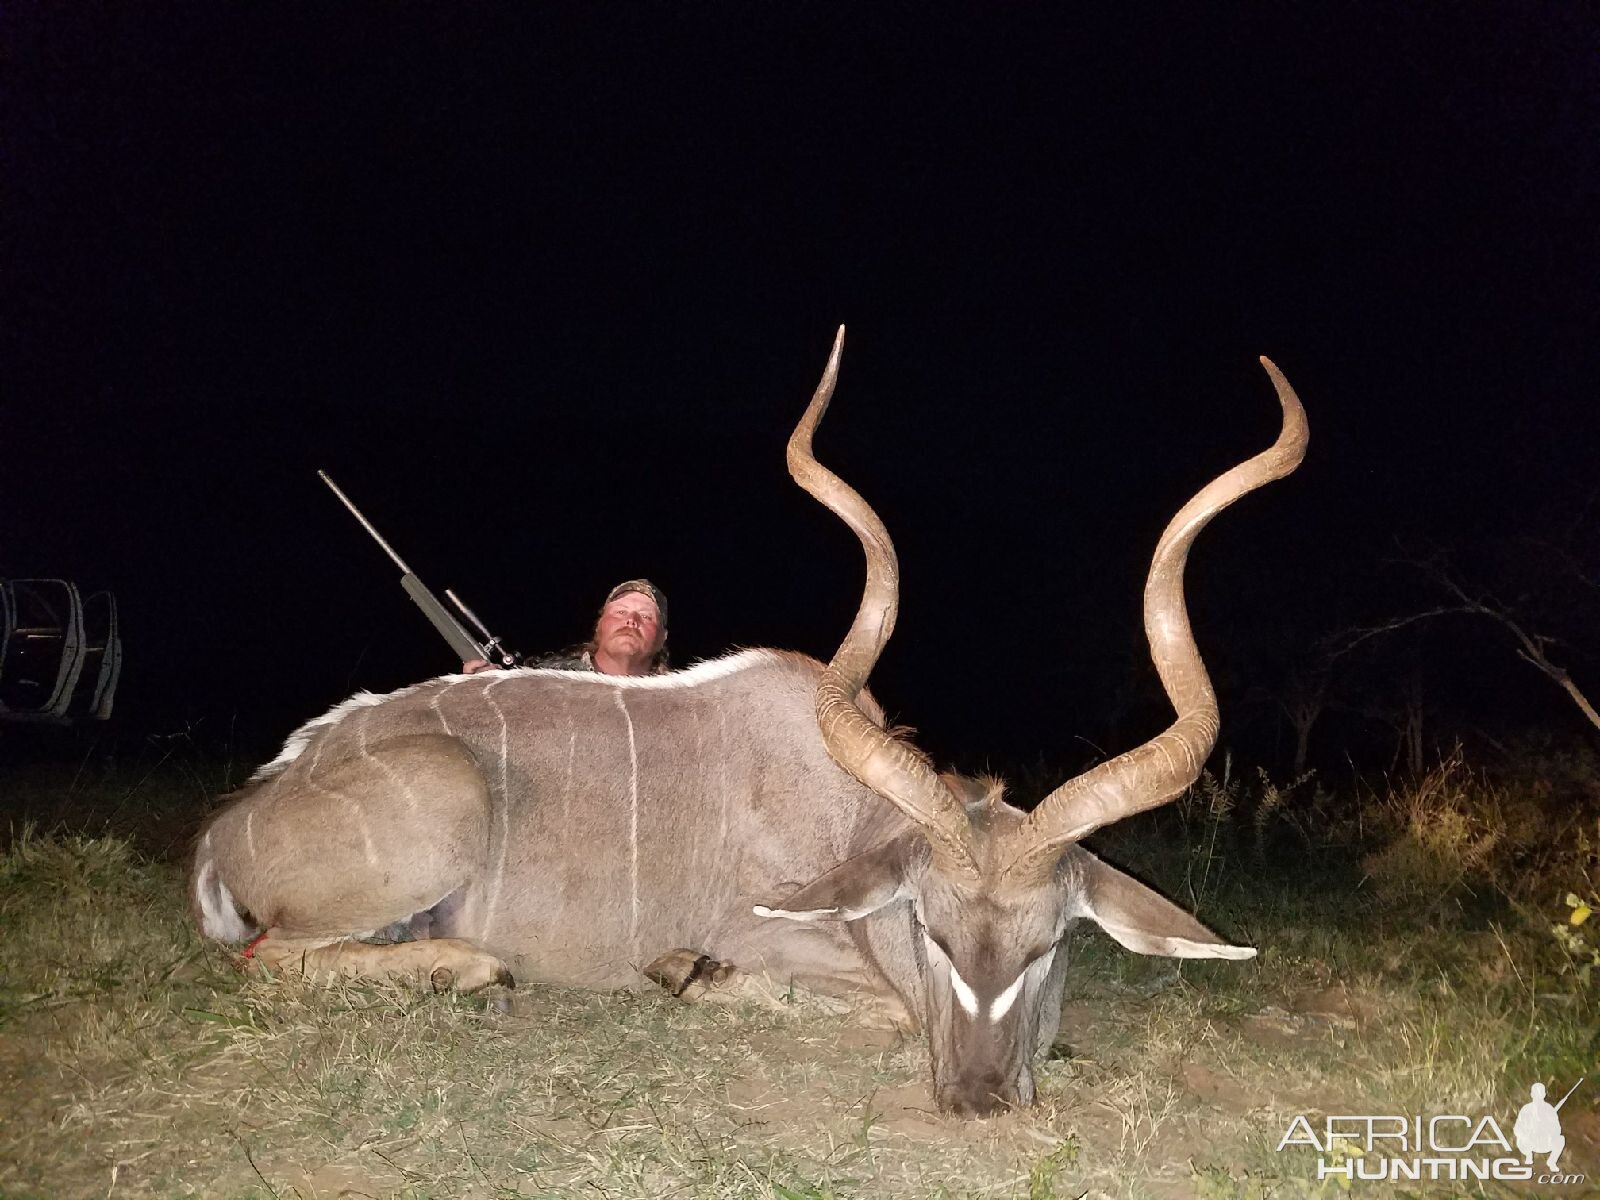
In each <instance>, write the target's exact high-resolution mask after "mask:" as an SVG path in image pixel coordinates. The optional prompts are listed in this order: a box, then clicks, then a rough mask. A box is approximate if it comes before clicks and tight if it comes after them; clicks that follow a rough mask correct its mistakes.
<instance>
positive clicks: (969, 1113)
mask: <svg viewBox="0 0 1600 1200" xmlns="http://www.w3.org/2000/svg"><path fill="white" fill-rule="evenodd" d="M1016 1103H1017V1095H1016V1088H1015V1087H1008V1086H1007V1085H1006V1081H1005V1079H1004V1078H1003V1077H1002V1076H1000V1075H998V1074H996V1075H983V1076H980V1077H975V1078H972V1079H963V1080H959V1081H958V1082H957V1083H956V1084H955V1085H954V1086H953V1087H951V1088H950V1089H949V1091H947V1092H945V1093H944V1094H943V1095H941V1096H940V1097H939V1107H940V1108H942V1109H944V1110H945V1111H946V1112H947V1113H949V1114H950V1115H951V1116H953V1117H960V1118H961V1119H962V1120H971V1119H973V1118H975V1117H992V1116H994V1115H995V1114H996V1113H1001V1112H1007V1111H1009V1110H1010V1109H1012V1108H1014V1107H1016Z"/></svg>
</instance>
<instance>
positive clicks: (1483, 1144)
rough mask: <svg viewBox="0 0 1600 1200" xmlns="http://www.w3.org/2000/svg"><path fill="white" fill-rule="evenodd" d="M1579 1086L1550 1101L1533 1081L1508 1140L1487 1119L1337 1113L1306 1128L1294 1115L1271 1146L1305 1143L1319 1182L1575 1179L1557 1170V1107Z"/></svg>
mask: <svg viewBox="0 0 1600 1200" xmlns="http://www.w3.org/2000/svg"><path fill="white" fill-rule="evenodd" d="M1581 1083H1583V1080H1582V1079H1580V1080H1578V1082H1577V1083H1575V1084H1573V1085H1572V1086H1571V1087H1570V1088H1568V1089H1567V1094H1566V1095H1564V1096H1562V1097H1561V1099H1560V1100H1558V1101H1557V1102H1556V1103H1555V1104H1551V1103H1550V1102H1549V1101H1548V1100H1546V1099H1545V1086H1544V1084H1542V1083H1535V1084H1534V1085H1533V1086H1532V1087H1530V1088H1529V1089H1528V1096H1529V1099H1528V1102H1527V1103H1526V1104H1524V1105H1523V1106H1522V1107H1521V1108H1520V1109H1519V1110H1518V1111H1517V1119H1516V1122H1515V1123H1514V1124H1513V1125H1512V1127H1511V1137H1510V1138H1508V1137H1506V1135H1505V1132H1504V1130H1503V1128H1502V1127H1501V1125H1500V1123H1499V1122H1498V1121H1497V1120H1495V1118H1494V1117H1492V1116H1481V1117H1470V1116H1465V1115H1463V1114H1460V1113H1448V1114H1440V1115H1437V1116H1426V1117H1424V1116H1409V1117H1407V1116H1398V1115H1391V1114H1384V1115H1381V1116H1369V1115H1355V1114H1343V1113H1341V1114H1337V1115H1330V1116H1326V1117H1323V1118H1322V1119H1321V1121H1320V1123H1319V1126H1314V1125H1313V1124H1312V1122H1311V1118H1309V1117H1307V1116H1305V1115H1303V1114H1302V1115H1301V1116H1297V1117H1295V1119H1294V1120H1293V1121H1291V1122H1290V1123H1289V1128H1288V1129H1287V1130H1286V1131H1285V1132H1284V1135H1283V1137H1282V1139H1281V1140H1280V1141H1279V1142H1278V1150H1279V1151H1280V1152H1281V1151H1283V1150H1286V1149H1287V1148H1289V1147H1290V1146H1309V1147H1311V1148H1313V1149H1314V1150H1315V1151H1316V1152H1317V1155H1318V1158H1317V1179H1318V1180H1319V1181H1320V1180H1323V1179H1327V1178H1329V1177H1333V1178H1335V1179H1339V1178H1340V1177H1342V1178H1343V1179H1344V1180H1347V1181H1351V1182H1353V1181H1355V1180H1358V1179H1362V1180H1369V1181H1378V1180H1396V1181H1398V1180H1410V1179H1416V1180H1452V1181H1456V1182H1465V1181H1468V1180H1478V1179H1495V1180H1500V1181H1502V1182H1519V1181H1533V1182H1537V1183H1543V1184H1581V1183H1584V1182H1585V1181H1586V1179H1585V1176H1583V1175H1563V1174H1560V1173H1559V1172H1558V1168H1557V1164H1558V1163H1559V1162H1560V1160H1561V1154H1562V1151H1564V1150H1565V1149H1566V1146H1567V1139H1566V1138H1565V1137H1564V1136H1562V1133H1561V1116H1560V1112H1561V1106H1562V1105H1564V1104H1565V1103H1566V1102H1567V1101H1568V1100H1570V1099H1571V1098H1572V1093H1573V1092H1575V1091H1577V1090H1578V1086H1579V1084H1581ZM1513 1141H1514V1142H1515V1145H1514V1146H1513ZM1535 1158H1543V1159H1544V1160H1545V1161H1544V1164H1543V1169H1542V1170H1540V1169H1539V1168H1536V1167H1535V1166H1534V1159H1535ZM1341 1186H1348V1185H1347V1184H1343V1183H1342V1184H1341Z"/></svg>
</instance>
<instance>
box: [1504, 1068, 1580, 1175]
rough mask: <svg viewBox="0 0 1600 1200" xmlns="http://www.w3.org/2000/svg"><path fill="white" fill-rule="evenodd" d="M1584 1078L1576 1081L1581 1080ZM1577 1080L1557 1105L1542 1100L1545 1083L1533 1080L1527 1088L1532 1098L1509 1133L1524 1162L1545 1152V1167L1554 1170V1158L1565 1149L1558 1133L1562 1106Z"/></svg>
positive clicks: (1563, 1141) (1528, 1161) (1573, 1089)
mask: <svg viewBox="0 0 1600 1200" xmlns="http://www.w3.org/2000/svg"><path fill="white" fill-rule="evenodd" d="M1582 1082H1583V1080H1581V1079H1580V1080H1578V1083H1582ZM1578 1083H1575V1084H1573V1085H1572V1086H1571V1087H1570V1088H1568V1089H1567V1094H1566V1095H1565V1096H1563V1097H1561V1099H1560V1101H1559V1102H1557V1103H1556V1104H1547V1103H1545V1098H1544V1084H1542V1083H1536V1084H1534V1085H1533V1086H1532V1087H1531V1088H1529V1089H1528V1095H1529V1096H1530V1097H1532V1099H1530V1100H1529V1101H1528V1102H1527V1103H1526V1104H1524V1105H1523V1106H1522V1108H1521V1109H1520V1110H1519V1111H1518V1112H1517V1123H1516V1124H1515V1125H1513V1126H1512V1127H1511V1135H1512V1136H1513V1137H1515V1138H1516V1139H1517V1149H1518V1150H1520V1151H1521V1152H1522V1158H1523V1161H1524V1162H1527V1163H1532V1162H1533V1157H1534V1155H1536V1154H1548V1155H1549V1156H1550V1157H1549V1158H1547V1159H1546V1160H1545V1166H1547V1167H1549V1168H1550V1170H1552V1171H1554V1170H1555V1169H1556V1160H1557V1159H1558V1158H1560V1157H1561V1152H1562V1151H1563V1150H1565V1149H1566V1148H1567V1139H1566V1138H1564V1137H1562V1136H1561V1118H1560V1116H1558V1115H1557V1114H1559V1113H1560V1112H1561V1105H1563V1104H1565V1103H1566V1102H1567V1101H1568V1100H1570V1099H1572V1093H1573V1092H1575V1091H1577V1090H1578Z"/></svg>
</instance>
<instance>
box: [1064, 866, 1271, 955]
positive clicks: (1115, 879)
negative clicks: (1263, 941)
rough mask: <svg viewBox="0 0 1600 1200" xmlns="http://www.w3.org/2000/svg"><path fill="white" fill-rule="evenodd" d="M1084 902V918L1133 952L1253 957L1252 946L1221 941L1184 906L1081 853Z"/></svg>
mask: <svg viewBox="0 0 1600 1200" xmlns="http://www.w3.org/2000/svg"><path fill="white" fill-rule="evenodd" d="M1080 861H1081V865H1082V870H1083V875H1082V878H1083V900H1082V907H1081V908H1080V910H1079V915H1081V916H1085V917H1088V918H1089V919H1090V920H1091V921H1093V922H1094V923H1095V924H1096V925H1098V926H1100V928H1101V929H1104V930H1105V931H1106V932H1107V933H1109V934H1110V935H1111V936H1112V937H1113V938H1115V939H1116V940H1117V941H1118V942H1120V943H1122V945H1124V946H1126V947H1127V948H1128V949H1129V950H1132V951H1133V952H1134V953H1135V954H1159V955H1164V956H1166V957H1167V958H1254V957H1255V956H1256V950H1255V947H1254V946H1233V945H1229V944H1228V943H1227V942H1225V941H1223V940H1222V939H1221V938H1219V937H1218V936H1217V935H1216V934H1214V933H1212V932H1211V931H1210V930H1209V929H1207V928H1206V927H1205V926H1204V925H1202V924H1200V922H1199V921H1196V920H1195V919H1194V918H1193V917H1191V916H1190V915H1189V914H1188V913H1186V912H1184V911H1183V909H1181V908H1179V907H1178V906H1177V905H1176V904H1174V903H1172V901H1170V900H1168V899H1167V898H1166V897H1165V896H1162V895H1161V894H1160V893H1159V892H1156V891H1154V890H1153V889H1151V888H1147V887H1145V885H1144V884H1142V883H1140V882H1139V881H1138V880H1137V879H1134V878H1133V877H1132V876H1131V875H1125V874H1123V873H1122V872H1121V871H1119V870H1117V869H1116V868H1115V867H1112V866H1107V865H1106V864H1105V863H1103V862H1101V861H1100V860H1099V859H1098V858H1096V857H1095V856H1094V855H1092V854H1090V853H1089V852H1088V851H1083V852H1082V858H1081V860H1080Z"/></svg>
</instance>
